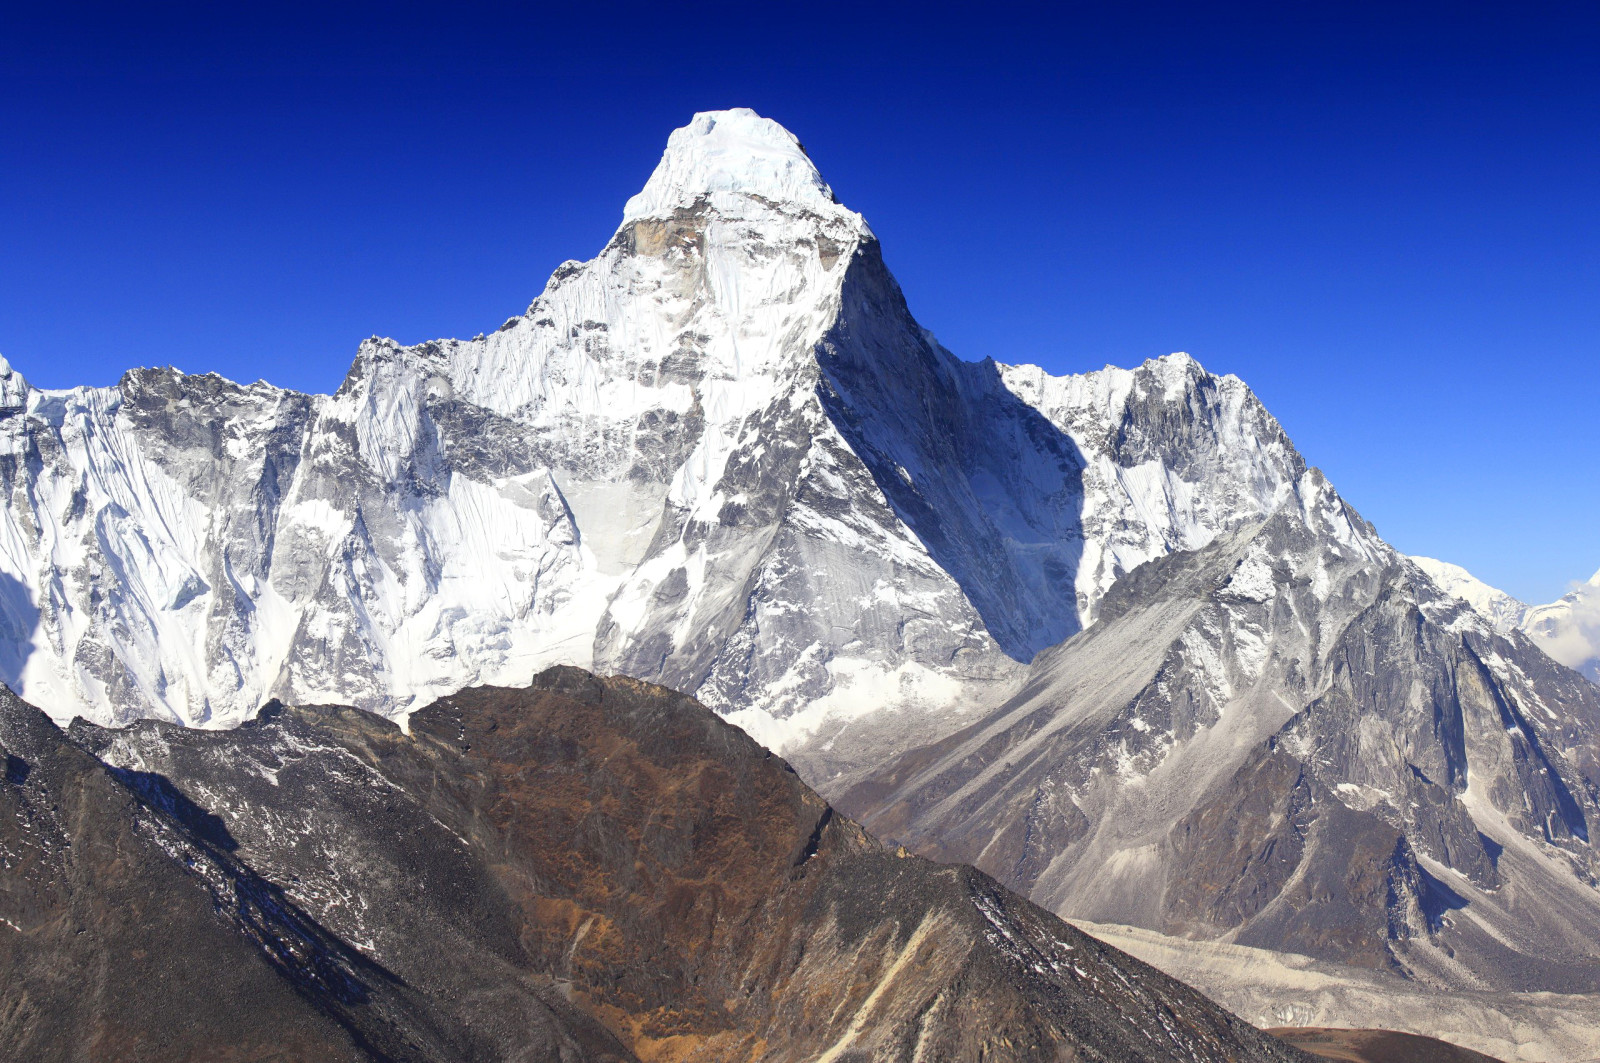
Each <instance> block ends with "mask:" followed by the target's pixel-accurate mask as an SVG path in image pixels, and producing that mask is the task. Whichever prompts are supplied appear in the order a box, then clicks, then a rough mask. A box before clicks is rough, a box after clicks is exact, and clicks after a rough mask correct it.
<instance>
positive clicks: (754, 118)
mask: <svg viewBox="0 0 1600 1063" xmlns="http://www.w3.org/2000/svg"><path fill="white" fill-rule="evenodd" d="M730 196H757V197H760V198H762V199H765V200H769V201H771V202H773V203H794V204H798V205H801V206H807V207H811V208H813V209H818V210H822V209H826V210H838V209H839V207H838V204H837V203H836V201H835V200H834V198H833V190H832V189H830V188H829V187H828V184H827V182H826V181H824V180H823V179H822V175H821V174H820V173H818V172H817V168H816V166H814V165H812V162H811V160H810V158H808V157H807V156H806V153H805V149H804V148H802V147H801V146H800V141H799V140H798V139H796V138H795V135H794V134H793V133H791V132H789V131H788V130H787V129H785V128H783V126H781V125H779V124H778V123H777V122H774V121H773V120H772V119H770V118H762V117H761V116H760V115H758V114H756V113H755V112H754V111H752V110H750V109H749V108H747V107H735V108H733V109H732V110H727V111H702V112H700V113H699V114H696V115H695V116H694V120H693V121H691V122H690V123H689V124H688V125H686V126H684V127H683V128H682V129H678V130H675V131H674V132H673V134H672V136H671V137H669V138H668V139H667V150H666V152H665V153H664V154H663V155H662V156H661V162H660V163H659V164H657V166H656V169H655V172H654V173H652V174H651V175H650V180H649V181H648V182H646V184H645V186H644V190H643V191H641V192H640V193H639V194H638V195H636V196H634V197H633V198H631V199H629V200H628V203H627V205H626V206H625V207H624V208H623V211H622V216H623V220H624V221H625V222H627V221H633V220H635V219H637V218H648V217H659V216H662V215H665V214H670V213H672V212H673V211H675V210H682V209H687V208H689V207H692V206H693V205H694V203H695V202H696V201H697V200H699V199H701V198H702V197H709V198H710V200H711V202H712V205H713V206H717V207H722V206H725V205H726V200H727V198H728V197H730Z"/></svg>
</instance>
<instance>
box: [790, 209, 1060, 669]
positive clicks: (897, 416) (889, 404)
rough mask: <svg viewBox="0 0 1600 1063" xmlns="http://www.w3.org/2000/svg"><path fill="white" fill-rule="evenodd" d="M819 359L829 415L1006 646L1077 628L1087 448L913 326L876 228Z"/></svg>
mask: <svg viewBox="0 0 1600 1063" xmlns="http://www.w3.org/2000/svg"><path fill="white" fill-rule="evenodd" d="M818 361H819V364H820V365H821V368H822V373H823V376H822V380H821V381H820V382H819V385H818V394H819V397H820V398H821V400H822V404H823V408H824V410H825V411H826V412H827V414H828V416H829V418H830V419H831V420H832V421H833V423H834V424H835V426H836V427H837V428H838V429H839V431H840V432H841V433H842V434H843V435H844V437H845V439H846V441H847V442H848V443H849V444H850V446H851V448H852V449H853V450H854V451H855V453H856V455H857V456H858V457H859V458H860V459H861V461H862V463H863V464H865V465H866V467H867V469H868V471H870V472H871V474H872V478H873V480H874V482H875V483H876V484H877V487H878V489H879V490H880V491H881V492H882V493H883V495H884V497H885V498H886V499H887V500H888V502H889V505H890V506H891V507H892V508H893V510H894V512H895V515H896V516H897V517H899V518H900V520H901V521H903V522H904V523H905V525H906V526H907V527H908V528H910V529H911V531H912V532H913V533H914V534H915V535H916V536H917V538H918V539H920V540H921V542H922V544H923V545H924V546H925V547H926V548H927V550H928V553H929V554H930V555H932V557H933V559H934V560H935V561H936V562H937V563H938V564H939V566H940V567H941V568H942V569H944V571H945V572H947V573H948V574H949V575H950V576H951V578H953V579H954V580H955V581H956V583H957V584H958V585H959V586H960V587H961V590H962V592H963V593H964V594H965V595H966V597H967V600H968V601H970V602H971V603H972V606H973V608H974V609H976V610H977V611H978V614H979V615H980V616H981V617H982V618H983V622H984V625H985V626H986V627H987V628H988V630H989V633H990V635H991V636H993V638H994V640H995V642H996V643H998V644H999V646H1000V648H1001V649H1002V650H1003V651H1004V652H1005V653H1006V655H1007V656H1009V657H1011V658H1012V659H1014V660H1017V661H1022V662H1024V663H1026V662H1028V661H1031V660H1032V659H1033V657H1034V656H1035V655H1036V654H1037V653H1038V652H1039V651H1040V650H1043V649H1046V648H1048V647H1050V646H1054V645H1056V644H1057V643H1059V642H1061V641H1062V640H1064V639H1066V638H1067V637H1069V636H1070V635H1073V634H1075V633H1076V632H1077V631H1078V630H1079V628H1080V627H1081V622H1080V620H1079V616H1080V609H1079V600H1078V593H1077V584H1076V580H1077V573H1078V566H1079V563H1080V561H1081V560H1082V557H1083V543H1084V534H1083V501H1084V490H1083V469H1084V464H1085V462H1084V457H1083V454H1082V453H1081V452H1080V450H1079V448H1078V445H1077V444H1076V443H1075V442H1074V441H1073V439H1072V437H1071V436H1069V435H1067V433H1065V432H1063V431H1062V430H1061V429H1060V428H1058V427H1057V426H1056V425H1054V424H1052V423H1051V422H1050V421H1049V419H1048V418H1046V417H1045V416H1044V415H1043V414H1041V413H1040V412H1039V411H1038V410H1037V409H1035V408H1034V407H1032V406H1030V405H1028V404H1027V403H1026V402H1023V401H1022V400H1021V399H1019V398H1018V397H1017V396H1016V395H1014V394H1013V393H1012V392H1011V391H1010V389H1008V388H1007V387H1006V385H1005V382H1004V381H1003V380H1002V379H1001V377H1000V372H999V369H998V367H997V365H996V363H995V362H994V361H993V360H992V359H986V360H984V361H982V362H964V361H961V360H960V359H958V358H956V357H955V356H954V355H953V354H951V353H950V352H949V351H947V350H945V348H944V347H942V346H941V345H940V344H939V343H938V341H937V340H935V339H933V337H932V336H931V335H930V334H928V333H927V332H926V331H924V330H923V329H922V328H920V327H919V326H918V325H917V323H916V321H915V320H914V319H913V318H912V316H911V312H910V310H909V309H908V308H907V307H906V303H905V297H904V295H903V294H902V293H901V290H900V286H899V285H898V284H897V283H896V282H895V280H894V277H893V276H892V275H891V274H890V273H889V270H888V268H887V267H886V266H885V265H884V263H883V259H882V255H881V252H880V250H879V247H878V244H877V242H876V241H874V240H866V241H864V242H863V243H862V245H861V248H860V250H859V251H858V252H857V255H856V259H855V261H854V262H853V263H852V265H851V268H850V271H849V273H848V274H847V276H846V277H845V280H844V285H843V288H842V292H841V307H840V311H839V315H838V319H837V321H836V322H835V324H834V326H833V328H832V329H831V330H830V331H829V333H828V335H827V336H826V337H825V338H824V339H823V342H822V344H821V347H820V350H819V357H818Z"/></svg>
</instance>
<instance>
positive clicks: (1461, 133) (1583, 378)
mask: <svg viewBox="0 0 1600 1063" xmlns="http://www.w3.org/2000/svg"><path fill="white" fill-rule="evenodd" d="M21 6H22V5H11V9H10V10H9V11H8V13H7V21H6V23H5V27H4V32H0V353H3V354H4V355H5V356H6V357H8V358H9V359H10V360H11V362H12V363H13V364H14V365H15V366H16V367H17V368H18V369H19V370H20V371H21V372H22V373H23V374H24V375H26V376H27V377H29V378H30V379H31V380H33V381H34V382H35V383H37V384H40V385H42V386H49V387H65V386H71V385H75V384H109V383H112V382H114V381H115V380H116V379H117V378H118V377H119V376H120V375H121V373H122V372H123V371H124V370H125V369H127V368H129V367H131V366H136V365H151V364H170V365H175V366H177V367H179V368H181V369H184V370H187V371H190V372H204V371H208V370H215V371H217V372H220V373H222V374H224V375H226V376H229V377H232V378H235V379H240V380H253V379H256V378H258V377H264V378H266V379H268V380H270V381H272V382H273V383H275V384H281V385H285V386H290V387H295V388H300V389H305V390H317V391H327V390H331V389H332V388H334V387H336V386H337V385H338V383H339V380H340V379H341V378H342V376H343V374H344V371H345V369H346V367H347V366H348V364H349V360H350V358H351V356H352V355H353V354H354V351H355V346H356V343H357V342H358V341H359V340H360V339H361V338H362V337H365V336H368V335H371V334H374V333H376V334H381V335H388V336H393V337H395V338H396V339H399V340H402V341H405V342H416V341H420V340H424V339H430V338H434V337H439V336H464V335H472V334H475V333H478V332H483V331H488V330H492V329H493V328H495V327H496V326H497V325H499V324H500V322H501V321H503V320H504V319H505V318H506V317H508V316H510V315H511V314H514V313H519V312H521V311H522V310H523V309H524V308H525V307H526V305H527V303H528V302H529V300H530V299H531V298H532V297H533V296H534V295H536V294H537V293H538V291H539V290H540V288H542V287H543V284H544V279H545V277H546V276H547V275H548V274H549V272H550V271H551V270H552V269H553V268H554V267H555V266H556V265H557V264H558V263H560V262H561V261H562V260H564V259H568V258H588V257H590V256H592V255H593V254H594V253H595V252H597V251H598V250H599V249H600V247H601V246H602V245H603V244H604V242H605V241H606V239H607V238H608V237H609V236H610V234H611V231H612V230H613V228H614V227H615V225H616V224H617V222H618V220H619V218H620V216H621V211H622V204H623V201H624V200H625V199H626V198H627V197H628V196H629V195H631V194H632V193H634V192H636V191H637V190H638V189H639V187H640V186H641V185H642V184H643V183H644V180H645V178H646V177H647V176H648V175H649V173H650V170H651V168H652V167H653V166H654V164H655V161H656V159H657V157H658V156H659V154H660V151H661V148H662V147H663V145H664V144H665V141H666V136H667V134H668V132H670V131H671V130H672V129H673V128H674V127H676V126H678V125H681V124H683V123H684V122H685V121H686V120H687V119H688V117H689V116H690V114H692V113H693V112H694V111H696V110H705V109H710V108H721V107H731V106H749V107H753V108H755V109H756V110H757V111H759V112H761V113H762V114H765V115H767V116H769V117H772V118H775V119H777V120H778V121H780V122H782V123H783V124H785V125H786V126H788V127H789V128H790V129H791V130H793V131H794V132H795V133H796V134H797V135H798V136H799V137H800V138H801V140H802V141H803V142H804V143H805V145H806V147H807V149H808V150H809V151H810V153H811V155H812V157H813V158H814V159H815V160H816V162H817V164H818V166H819V167H820V168H821V170H822V172H823V174H824V176H825V177H826V178H827V179H828V180H829V182H830V183H831V184H832V185H833V187H834V190H835V191H836V192H837V193H838V195H839V197H840V198H841V199H842V200H843V201H844V202H845V203H847V204H849V205H850V206H852V207H853V208H855V209H857V210H859V211H861V212H862V213H863V214H865V215H866V217H867V219H868V221H869V222H870V223H871V224H872V226H873V228H874V230H875V231H876V232H877V233H878V235H879V237H880V238H881V239H882V241H883V245H884V253H885V257H886V259H887V260H888V262H889V264H890V266H891V268H893V269H894V271H895V272H896V274H897V275H898V277H899V278H900V281H901V283H902V285H903V286H904V288H905V290H906V294H907V297H908V299H909V300H910V302H911V306H912V309H913V311H914V312H915V313H916V314H917V315H918V317H919V318H920V319H921V320H922V321H923V323H924V324H925V325H927V326H928V327H930V328H931V329H933V330H934V331H935V332H936V333H937V334H938V335H939V337H940V339H941V340H942V341H943V342H944V343H945V345H946V346H948V347H950V348H951V349H952V350H953V351H955V352H956V353H957V354H960V355H962V356H964V357H968V358H981V357H984V356H992V357H994V358H997V359H999V360H1002V361H1012V362H1016V361H1027V362H1036V363H1038V364H1041V365H1043V366H1045V367H1046V368H1048V369H1049V370H1051V371H1053V372H1074V371H1082V370H1085V369H1092V368H1098V367H1099V366H1101V365H1104V364H1106V363H1108V362H1109V363H1114V364H1118V365H1131V364H1135V363H1137V362H1139V361H1142V360H1143V359H1144V358H1146V357H1150V356H1153V355H1158V354H1162V353H1165V352H1168V351H1174V350H1187V351H1189V352H1190V353H1191V354H1193V355H1194V356H1195V357H1197V358H1199V359H1200V360H1201V362H1203V363H1204V364H1205V365H1206V366H1207V367H1209V368H1211V369H1213V370H1216V371H1226V372H1232V373H1237V374H1239V375H1240V376H1242V377H1243V378H1244V379H1245V380H1246V381H1248V382H1249V383H1250V384H1251V385H1252V386H1253V387H1254V388H1255V389H1256V391H1257V393H1258V394H1260V396H1261V397H1262V399H1263V400H1264V401H1265V402H1266V403H1267V405H1268V407H1269V408H1270V409H1271V410H1272V411H1273V412H1274V413H1276V414H1277V415H1278V417H1279V418H1280V419H1281V420H1282V421H1283V423H1284V425H1285V427H1286V428H1287V429H1288V431H1289V433H1290V435H1291V436H1292V437H1293V439H1294V440H1295V441H1296V443H1297V444H1298V446H1299V447H1300V449H1301V451H1302V452H1303V453H1304V454H1305V455H1306V457H1307V459H1308V460H1309V461H1311V462H1312V463H1313V464H1316V465H1320V466H1321V467H1322V468H1324V469H1325V470H1326V471H1327V472H1328V474H1329V475H1330V477H1331V478H1332V479H1333V481H1334V483H1335V484H1336V485H1337V486H1338V487H1339V488H1340V490H1341V491H1342V492H1343V494H1344V495H1345V497H1346V498H1347V499H1349V500H1350V501H1351V502H1352V503H1353V504H1354V505H1355V506H1356V507H1357V508H1358V509H1360V510H1361V511H1362V512H1363V513H1364V514H1365V515H1366V516H1367V517H1368V518H1369V519H1370V520H1372V521H1373V522H1374V523H1375V524H1376V525H1377V526H1378V528H1379V530H1380V531H1381V532H1382V533H1383V534H1384V535H1385V536H1386V537H1388V538H1389V540H1390V541H1391V542H1393V543H1394V544H1395V545H1397V546H1398V547H1400V548H1401V549H1403V550H1406V551H1408V552H1413V553H1428V554H1433V555H1435V556H1438V557H1442V558H1445V559H1446V560H1451V561H1455V562H1457V563H1459V564H1464V565H1466V566H1467V567H1468V568H1470V569H1472V570H1473V571H1474V572H1475V573H1476V574H1478V575H1479V576H1480V577H1482V578H1484V579H1486V580H1488V581H1489V582H1491V583H1495V584H1497V585H1499V586H1501V587H1503V588H1504V589H1506V590H1508V591H1511V592H1512V593H1514V594H1517V595H1519V596H1521V597H1524V598H1526V599H1529V600H1532V601H1543V600H1549V599H1551V598H1554V597H1556V596H1558V595H1559V594H1561V593H1562V592H1563V591H1564V590H1565V588H1566V585H1567V583H1568V582H1569V581H1570V580H1573V579H1580V578H1585V577H1587V576H1588V575H1589V574H1590V573H1591V572H1593V571H1594V570H1595V568H1596V567H1600V490H1597V484H1600V477H1597V471H1600V417H1597V413H1600V410H1597V406H1600V5H1595V4H1593V3H1584V4H1576V3H1575V4H1570V5H1542V4H1526V3H1524V4H1514V5H1513V4H1495V5H1483V6H1474V5H1472V4H1470V3H1456V4H1451V5H1437V6H1432V5H1426V4H1406V3H1398V4H1397V3H1388V4H1371V5H1366V4H1359V3H1340V4H1333V3H1320V4H1318V3H1313V4H1284V3H1273V4H1260V5H1238V4H1233V5H1230V4H1226V3H1222V4H1199V3H1195V4H1190V5H1185V6H1183V7H1178V6H1164V5H1139V4H1129V3H1109V2H1104V0H1102V2H1098V3H1094V4H1058V5H1052V6H1050V7H1048V8H1046V7H1043V6H1040V7H1019V6H1008V5H1005V4H999V3H987V4H981V5H968V6H966V7H964V8H962V9H957V10H952V11H950V12H945V11H943V10H942V9H940V8H939V7H937V6H936V5H928V4H917V5H911V4H906V5H870V4H863V3H855V4H847V5H834V4H828V3H806V4H793V5H788V4H755V3H744V4H739V5H720V6H719V5H673V4H660V3H657V4H653V5H649V6H648V7H634V6H628V5H614V4H613V5H608V4H574V3H564V4H561V5H550V6H548V7H547V6H544V5H538V4H529V5H521V6H519V7H517V8H502V7H496V6H492V5H482V4H477V5H474V4H460V3H458V4H451V5H439V6H425V5H407V4H390V5H385V6H382V7H376V6H374V7H370V8H363V7H360V6H357V5H327V4H320V5H316V6H302V7H297V6H294V5H285V4H267V5H252V6H250V7H249V8H248V10H246V5H222V4H206V5H197V6H193V7H186V6H185V5H182V4H163V5H159V13H151V12H143V13H138V12H131V11H129V10H126V9H127V8H132V7H136V6H137V7H148V8H156V7H157V6H158V5H122V6H121V7H118V8H112V7H107V8H103V9H102V8H96V7H90V6H71V5H66V6H62V5H33V6H34V7H36V8H38V9H40V10H41V11H42V10H44V9H48V11H49V13H48V14H39V13H35V14H29V13H27V12H25V11H23V10H21ZM333 6H337V7H338V12H337V13H335V14H330V13H329V8H330V7H333ZM234 9H237V10H234Z"/></svg>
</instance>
